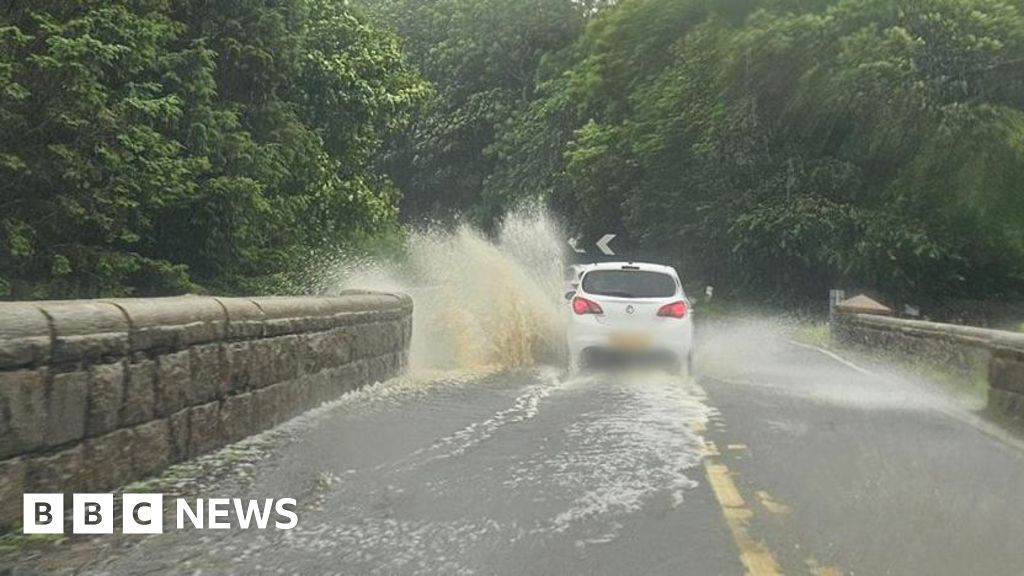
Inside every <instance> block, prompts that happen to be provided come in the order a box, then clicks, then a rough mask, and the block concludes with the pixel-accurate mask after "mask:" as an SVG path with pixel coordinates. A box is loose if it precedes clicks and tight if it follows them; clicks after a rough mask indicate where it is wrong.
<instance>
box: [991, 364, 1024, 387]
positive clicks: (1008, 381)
mask: <svg viewBox="0 0 1024 576" xmlns="http://www.w3.org/2000/svg"><path fill="white" fill-rule="evenodd" d="M988 381H989V384H990V385H991V386H992V387H993V388H999V389H1001V390H1006V391H1008V392H1015V393H1017V394H1024V362H1019V361H1017V360H1016V359H1014V358H1007V357H1004V356H993V357H992V358H991V359H990V360H989V365H988Z"/></svg>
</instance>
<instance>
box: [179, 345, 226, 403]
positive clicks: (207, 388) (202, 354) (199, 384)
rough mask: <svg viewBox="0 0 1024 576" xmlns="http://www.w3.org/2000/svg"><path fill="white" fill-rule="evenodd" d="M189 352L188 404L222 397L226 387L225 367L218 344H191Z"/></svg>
mask: <svg viewBox="0 0 1024 576" xmlns="http://www.w3.org/2000/svg"><path fill="white" fill-rule="evenodd" d="M190 352H191V354H192V359H191V364H192V379H191V381H190V382H189V385H188V387H187V388H186V399H187V401H188V404H189V405H190V406H194V405H196V404H205V403H207V402H210V401H212V400H217V399H219V398H222V397H223V396H224V392H225V390H226V388H227V369H226V366H225V363H224V358H223V357H222V355H221V346H220V344H206V345H203V346H193V347H192V348H191V349H190Z"/></svg>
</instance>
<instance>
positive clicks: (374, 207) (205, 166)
mask: <svg viewBox="0 0 1024 576" xmlns="http://www.w3.org/2000/svg"><path fill="white" fill-rule="evenodd" d="M425 91H426V87H425V85H424V84H423V82H422V81H421V80H420V79H419V77H418V76H417V75H416V74H415V73H413V72H412V71H411V70H410V69H409V68H408V67H407V65H406V64H405V62H404V60H403V57H402V54H401V52H400V50H399V47H398V42H397V39H396V38H395V37H394V36H393V35H392V34H391V33H389V32H386V31H384V30H381V29H379V28H376V27H374V26H372V25H370V24H369V23H368V22H367V20H366V19H365V18H363V17H362V16H360V15H359V14H358V13H357V12H356V11H354V10H352V9H351V8H349V7H348V6H347V5H346V4H345V3H343V2H336V1H332V0H286V1H283V2H266V1H261V0H241V1H238V0H234V1H222V0H116V1H98V0H90V1H79V0H32V1H19V0H13V1H12V2H7V3H5V4H4V7H3V8H0V134H3V136H2V137H0V248H2V249H0V295H3V294H7V295H9V296H12V297H18V298H24V297H59V296H98V295H110V294H136V295H142V294H147V293H173V292H180V291H183V290H189V289H203V288H206V289H211V290H221V291H247V290H257V291H258V290H266V289H272V288H271V287H273V286H275V285H278V284H279V283H280V282H281V281H282V280H283V279H284V278H285V277H286V276H287V274H288V272H289V267H290V266H292V265H293V264H292V263H293V262H296V261H297V257H298V256H300V255H302V254H305V253H308V252H309V251H311V250H319V249H325V248H330V247H338V246H345V245H350V244H352V243H354V242H358V241H359V239H360V237H362V236H364V235H372V234H379V233H381V232H382V230H383V229H386V228H387V227H389V226H393V225H394V221H395V208H394V195H395V192H394V189H393V186H392V185H391V184H390V183H389V182H388V181H387V180H386V179H385V178H384V177H382V176H381V175H380V174H379V172H378V171H375V170H374V169H373V162H374V159H375V156H376V155H377V154H378V152H379V151H380V149H381V145H382V143H383V141H384V138H385V137H386V136H387V134H388V133H390V132H391V131H393V130H395V129H396V128H397V127H399V126H401V125H402V124H403V123H404V122H406V121H407V119H408V118H409V116H410V113H411V112H412V111H413V110H414V109H415V108H416V106H418V104H419V102H420V101H421V100H422V98H423V96H424V94H425Z"/></svg>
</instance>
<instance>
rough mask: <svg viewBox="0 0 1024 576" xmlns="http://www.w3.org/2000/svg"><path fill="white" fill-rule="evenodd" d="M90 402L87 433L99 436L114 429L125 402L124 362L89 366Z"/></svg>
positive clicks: (86, 426) (86, 422)
mask: <svg viewBox="0 0 1024 576" xmlns="http://www.w3.org/2000/svg"><path fill="white" fill-rule="evenodd" d="M89 374H90V378H89V404H88V410H87V413H86V421H85V433H86V435H88V436H99V435H101V434H105V433H107V432H110V431H111V430H114V429H116V428H117V426H118V422H119V421H120V412H121V406H122V404H123V403H124V363H117V364H100V365H97V366H92V367H90V368H89Z"/></svg>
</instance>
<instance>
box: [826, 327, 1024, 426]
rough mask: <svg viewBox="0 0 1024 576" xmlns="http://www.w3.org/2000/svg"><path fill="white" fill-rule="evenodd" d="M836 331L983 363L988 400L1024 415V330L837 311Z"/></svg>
mask: <svg viewBox="0 0 1024 576" xmlns="http://www.w3.org/2000/svg"><path fill="white" fill-rule="evenodd" d="M832 331H833V336H834V337H835V338H836V339H837V340H838V341H839V342H841V343H844V344H848V345H854V346H858V347H861V348H866V349H870V350H874V351H886V352H895V353H898V354H902V355H911V356H915V357H918V358H921V359H923V360H924V361H926V362H930V363H933V364H935V365H937V366H942V367H944V368H946V369H951V370H955V371H960V372H963V373H965V374H966V373H969V372H971V371H972V370H975V369H977V368H980V369H981V371H982V373H983V374H984V375H985V378H986V379H987V381H988V385H989V404H990V405H992V406H993V407H995V408H997V409H999V410H1001V411H1002V412H1005V413H1007V414H1010V415H1014V416H1020V415H1024V334H1020V333H1016V332H1005V331H1001V330H990V329H986V328H975V327H972V326H960V325H956V324H939V323H936V322H924V321H920V320H905V319H902V318H888V317H884V316H873V315H868V314H850V313H839V314H837V315H836V317H835V321H834V322H833V325H832Z"/></svg>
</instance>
